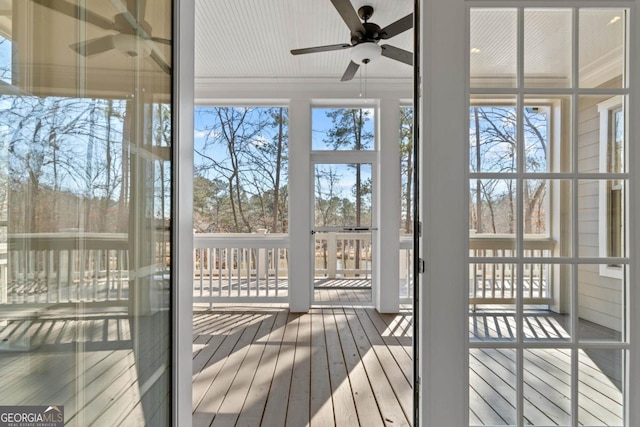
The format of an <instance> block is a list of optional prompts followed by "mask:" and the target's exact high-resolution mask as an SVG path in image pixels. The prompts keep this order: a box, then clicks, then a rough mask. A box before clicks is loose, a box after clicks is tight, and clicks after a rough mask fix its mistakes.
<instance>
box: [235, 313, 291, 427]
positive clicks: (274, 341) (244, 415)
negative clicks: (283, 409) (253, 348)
mask: <svg viewBox="0 0 640 427" xmlns="http://www.w3.org/2000/svg"><path fill="white" fill-rule="evenodd" d="M286 324H287V312H286V311H284V310H281V311H279V312H278V313H277V314H276V319H275V322H274V324H273V328H272V329H271V332H270V333H269V335H267V336H266V337H265V338H264V339H263V340H262V342H263V343H264V347H265V348H264V352H263V353H262V358H261V359H260V363H259V365H258V367H257V368H256V375H255V377H254V379H253V382H252V383H251V386H250V388H249V392H248V394H247V398H246V400H245V402H244V406H243V407H242V411H241V413H240V415H239V417H238V421H237V422H236V426H238V427H255V426H259V425H260V423H261V421H262V415H263V413H264V408H265V405H266V403H267V397H268V396H269V389H270V388H271V383H272V382H273V380H274V373H275V371H276V362H277V361H278V354H279V352H280V344H281V343H282V339H283V336H284V331H285V326H286Z"/></svg>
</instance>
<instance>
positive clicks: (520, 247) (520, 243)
mask: <svg viewBox="0 0 640 427" xmlns="http://www.w3.org/2000/svg"><path fill="white" fill-rule="evenodd" d="M517 11H518V12H517V27H516V28H517V48H516V55H517V56H516V57H517V63H516V88H517V89H518V95H517V98H516V159H517V168H516V254H517V262H516V271H517V276H516V278H517V280H516V292H517V293H516V331H517V332H516V343H517V344H516V345H517V350H516V354H517V356H516V357H517V362H516V368H517V376H516V380H517V409H516V415H517V418H516V420H517V425H518V426H523V425H524V346H523V343H524V313H523V311H524V305H523V301H524V294H523V293H524V282H523V280H524V277H523V276H524V268H523V265H524V264H523V262H522V259H523V256H524V211H523V210H524V181H523V178H522V174H523V173H524V171H525V167H524V166H525V159H524V155H525V149H524V147H525V143H524V120H523V111H524V93H523V90H524V8H522V7H519V8H518V9H517Z"/></svg>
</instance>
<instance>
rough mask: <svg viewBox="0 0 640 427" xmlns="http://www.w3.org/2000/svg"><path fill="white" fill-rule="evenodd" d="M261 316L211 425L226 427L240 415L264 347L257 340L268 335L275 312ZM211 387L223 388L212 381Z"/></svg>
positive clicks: (232, 423)
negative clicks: (254, 336) (253, 337)
mask: <svg viewBox="0 0 640 427" xmlns="http://www.w3.org/2000/svg"><path fill="white" fill-rule="evenodd" d="M263 316H264V318H263V319H262V321H261V322H260V327H259V328H258V333H257V334H256V338H255V339H254V340H252V342H251V344H250V345H249V346H248V349H247V351H246V354H245V356H244V358H243V360H242V362H241V364H240V367H239V368H238V369H237V370H236V374H235V376H234V378H233V381H232V383H231V384H230V386H229V389H228V391H227V392H226V393H225V395H224V399H223V400H222V401H221V403H220V407H219V409H218V410H217V411H216V415H215V418H214V419H213V422H212V423H211V427H227V426H232V425H235V424H236V421H237V419H238V416H239V415H240V412H241V410H242V408H243V406H244V403H245V401H246V399H247V395H248V394H249V389H250V387H251V383H252V382H253V380H254V377H255V375H256V372H257V371H258V364H259V363H260V359H261V358H262V353H263V352H264V349H265V346H264V344H262V342H259V341H262V340H263V339H264V338H265V337H267V336H269V334H270V333H271V331H272V329H273V325H274V323H275V320H276V316H275V314H273V315H263ZM212 387H217V388H218V389H219V390H223V388H219V386H218V383H217V382H214V383H213V384H212Z"/></svg>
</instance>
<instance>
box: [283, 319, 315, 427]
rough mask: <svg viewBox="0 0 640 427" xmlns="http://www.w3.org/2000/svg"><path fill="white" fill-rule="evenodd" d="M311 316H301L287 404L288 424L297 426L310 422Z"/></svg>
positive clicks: (293, 426)
mask: <svg viewBox="0 0 640 427" xmlns="http://www.w3.org/2000/svg"><path fill="white" fill-rule="evenodd" d="M310 377H311V316H310V315H309V314H305V315H303V316H301V317H300V319H299V325H298V338H297V340H296V351H295V356H294V361H293V374H292V376H291V392H290V393H289V405H288V406H287V421H286V426H290V427H297V426H303V425H306V424H307V423H308V422H309V419H310V418H309V416H310V414H309V403H310V399H311V388H310V387H311V384H310Z"/></svg>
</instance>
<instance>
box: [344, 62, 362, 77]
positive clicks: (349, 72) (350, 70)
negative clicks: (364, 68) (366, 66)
mask: <svg viewBox="0 0 640 427" xmlns="http://www.w3.org/2000/svg"><path fill="white" fill-rule="evenodd" d="M358 68H360V64H356V63H355V62H353V61H351V62H350V63H349V65H348V66H347V69H346V70H345V71H344V74H343V75H342V78H341V79H340V81H341V82H346V81H348V80H351V79H353V76H355V75H356V71H358Z"/></svg>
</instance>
